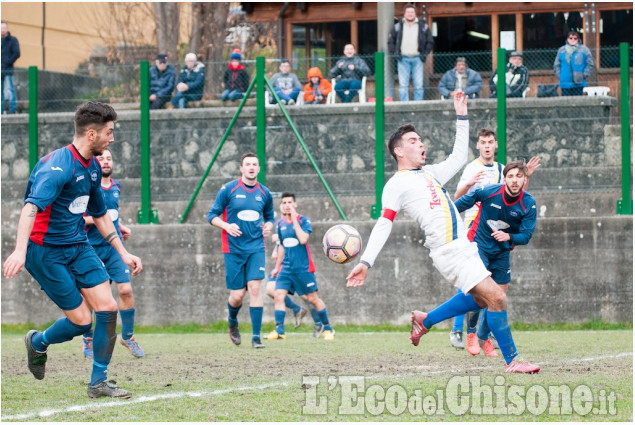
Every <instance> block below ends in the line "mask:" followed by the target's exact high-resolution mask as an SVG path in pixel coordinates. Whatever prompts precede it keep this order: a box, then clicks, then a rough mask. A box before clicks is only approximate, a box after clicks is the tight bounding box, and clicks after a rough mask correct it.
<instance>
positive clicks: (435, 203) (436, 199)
mask: <svg viewBox="0 0 635 425" xmlns="http://www.w3.org/2000/svg"><path fill="white" fill-rule="evenodd" d="M426 180H427V181H428V185H427V186H428V189H429V190H430V195H431V196H432V200H431V201H430V209H431V210H433V209H434V207H438V206H440V205H441V198H439V194H438V193H437V189H436V187H435V186H434V182H433V181H432V180H430V179H426Z"/></svg>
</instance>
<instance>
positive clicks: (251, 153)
mask: <svg viewBox="0 0 635 425" xmlns="http://www.w3.org/2000/svg"><path fill="white" fill-rule="evenodd" d="M245 158H258V155H256V154H255V153H253V152H247V153H246V154H243V156H241V157H240V166H241V167H242V166H243V162H245Z"/></svg>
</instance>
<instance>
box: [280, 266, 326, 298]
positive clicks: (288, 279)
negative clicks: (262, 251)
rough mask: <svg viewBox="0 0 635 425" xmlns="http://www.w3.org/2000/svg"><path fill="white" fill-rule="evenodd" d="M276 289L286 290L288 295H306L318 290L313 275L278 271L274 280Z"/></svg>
mask: <svg viewBox="0 0 635 425" xmlns="http://www.w3.org/2000/svg"><path fill="white" fill-rule="evenodd" d="M276 289H286V290H287V291H289V293H290V294H293V293H294V291H295V292H297V293H298V295H308V294H310V293H311V292H315V291H317V290H318V287H317V282H316V281H315V273H311V272H292V271H285V270H284V269H283V270H280V273H278V278H277V279H276Z"/></svg>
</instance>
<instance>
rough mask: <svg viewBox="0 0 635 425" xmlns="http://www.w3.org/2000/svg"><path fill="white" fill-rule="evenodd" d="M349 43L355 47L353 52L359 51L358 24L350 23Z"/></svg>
mask: <svg viewBox="0 0 635 425" xmlns="http://www.w3.org/2000/svg"><path fill="white" fill-rule="evenodd" d="M350 42H351V43H353V46H355V50H359V22H357V21H351V41H350Z"/></svg>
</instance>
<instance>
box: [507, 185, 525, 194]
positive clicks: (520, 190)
mask: <svg viewBox="0 0 635 425" xmlns="http://www.w3.org/2000/svg"><path fill="white" fill-rule="evenodd" d="M505 190H506V191H507V194H508V195H509V196H511V197H516V196H518V195H520V192H522V190H523V186H522V185H518V189H517V190H516V192H514V190H513V189H512V187H511V186H510V185H508V184H505Z"/></svg>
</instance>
